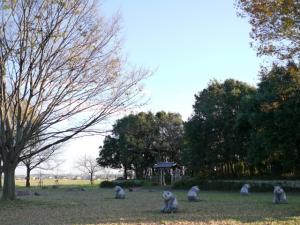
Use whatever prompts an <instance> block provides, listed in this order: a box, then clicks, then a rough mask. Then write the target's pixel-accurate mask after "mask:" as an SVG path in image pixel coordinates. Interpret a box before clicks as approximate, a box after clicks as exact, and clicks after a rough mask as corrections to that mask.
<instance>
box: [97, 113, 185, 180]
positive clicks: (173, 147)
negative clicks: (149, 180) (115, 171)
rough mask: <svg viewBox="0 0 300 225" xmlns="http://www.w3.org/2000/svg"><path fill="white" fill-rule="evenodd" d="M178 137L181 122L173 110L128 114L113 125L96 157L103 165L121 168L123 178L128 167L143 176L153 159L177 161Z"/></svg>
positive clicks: (181, 129) (150, 166) (181, 127)
mask: <svg viewBox="0 0 300 225" xmlns="http://www.w3.org/2000/svg"><path fill="white" fill-rule="evenodd" d="M182 136H183V121H182V119H181V116H180V115H179V114H177V113H166V112H163V111H162V112H158V113H156V114H155V115H154V114H152V113H151V112H148V113H144V112H141V113H138V114H130V115H128V116H125V117H123V118H122V119H119V120H117V122H116V123H115V124H114V126H113V131H112V135H109V136H106V137H105V139H104V143H103V146H101V147H100V153H99V158H98V159H97V160H98V163H99V164H100V165H101V166H104V167H112V168H123V169H124V177H125V178H126V177H127V176H128V173H127V172H128V171H131V170H133V171H134V172H135V175H136V177H137V178H145V177H147V176H148V175H149V174H151V172H152V167H153V165H154V164H155V163H156V162H159V161H175V162H179V156H180V150H181V149H182V147H181V145H182Z"/></svg>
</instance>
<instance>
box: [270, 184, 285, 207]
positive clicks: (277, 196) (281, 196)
mask: <svg viewBox="0 0 300 225" xmlns="http://www.w3.org/2000/svg"><path fill="white" fill-rule="evenodd" d="M273 193H274V196H273V203H275V204H278V203H286V195H285V192H284V190H283V189H282V187H280V186H275V187H274V192H273Z"/></svg>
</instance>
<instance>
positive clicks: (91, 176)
mask: <svg viewBox="0 0 300 225" xmlns="http://www.w3.org/2000/svg"><path fill="white" fill-rule="evenodd" d="M90 183H91V185H93V183H94V179H93V173H90Z"/></svg>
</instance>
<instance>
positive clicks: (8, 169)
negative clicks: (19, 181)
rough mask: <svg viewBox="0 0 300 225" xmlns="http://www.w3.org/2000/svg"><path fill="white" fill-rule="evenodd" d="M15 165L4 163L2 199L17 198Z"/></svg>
mask: <svg viewBox="0 0 300 225" xmlns="http://www.w3.org/2000/svg"><path fill="white" fill-rule="evenodd" d="M15 169H16V167H15V166H12V165H4V185H3V193H2V200H15V199H16V193H15Z"/></svg>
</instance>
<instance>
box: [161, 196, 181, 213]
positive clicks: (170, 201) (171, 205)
mask: <svg viewBox="0 0 300 225" xmlns="http://www.w3.org/2000/svg"><path fill="white" fill-rule="evenodd" d="M162 197H163V199H164V203H165V205H164V207H163V208H162V209H161V210H160V211H161V212H162V213H172V212H177V210H178V202H177V199H176V197H175V196H174V195H173V193H172V192H170V191H164V192H163V195H162Z"/></svg>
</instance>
